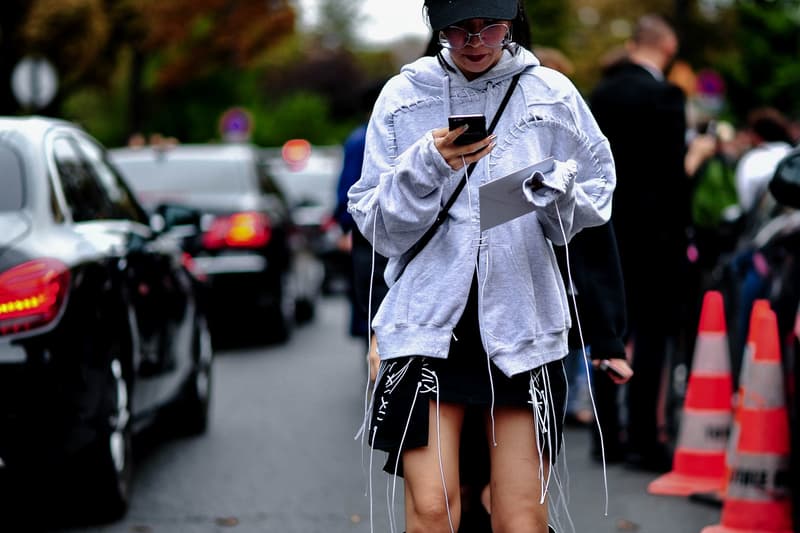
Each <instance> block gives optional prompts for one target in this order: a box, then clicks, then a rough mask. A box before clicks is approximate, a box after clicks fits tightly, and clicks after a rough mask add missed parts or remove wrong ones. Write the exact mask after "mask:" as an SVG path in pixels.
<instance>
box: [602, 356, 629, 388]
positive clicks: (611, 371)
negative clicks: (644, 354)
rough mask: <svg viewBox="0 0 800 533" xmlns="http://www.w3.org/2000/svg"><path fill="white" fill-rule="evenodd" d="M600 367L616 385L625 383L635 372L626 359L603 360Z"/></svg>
mask: <svg viewBox="0 0 800 533" xmlns="http://www.w3.org/2000/svg"><path fill="white" fill-rule="evenodd" d="M599 366H600V370H602V371H603V372H605V373H606V374H608V377H610V378H611V379H612V380H614V382H616V383H625V382H626V381H628V380H629V379H630V378H631V376H633V370H631V367H630V366H628V362H627V361H625V360H624V359H603V360H601V361H600V365H599Z"/></svg>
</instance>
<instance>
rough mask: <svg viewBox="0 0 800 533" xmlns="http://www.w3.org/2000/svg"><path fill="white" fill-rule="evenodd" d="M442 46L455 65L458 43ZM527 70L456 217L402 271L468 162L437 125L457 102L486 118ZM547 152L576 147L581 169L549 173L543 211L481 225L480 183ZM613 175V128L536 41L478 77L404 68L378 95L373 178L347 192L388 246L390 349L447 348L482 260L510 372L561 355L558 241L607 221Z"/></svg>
mask: <svg viewBox="0 0 800 533" xmlns="http://www.w3.org/2000/svg"><path fill="white" fill-rule="evenodd" d="M442 58H443V59H444V60H445V62H446V63H447V64H450V65H452V61H451V60H450V56H449V54H448V52H447V51H446V50H445V51H443V54H442ZM520 71H523V74H522V76H521V78H520V80H519V85H518V86H517V88H516V89H515V91H514V94H513V95H512V97H511V100H510V101H509V103H508V106H507V107H506V109H505V111H504V112H503V115H502V117H501V119H500V121H499V123H498V125H497V127H496V128H495V131H494V133H496V134H497V146H495V148H494V149H493V150H492V152H491V153H490V154H489V155H488V156H486V157H484V158H483V159H481V160H480V162H478V164H477V166H476V167H475V170H474V172H473V174H472V175H471V176H470V179H469V182H468V185H467V187H465V190H463V191H462V192H461V194H460V195H459V197H458V200H457V201H456V202H455V204H453V206H452V208H451V209H450V211H449V213H448V216H447V219H446V220H445V222H444V223H443V224H442V226H441V227H439V229H438V230H437V232H436V234H435V235H434V237H433V239H431V241H430V242H429V243H428V244H427V245H426V246H425V248H423V249H422V251H421V252H419V254H418V255H417V256H416V257H415V258H414V259H413V260H411V261H410V262H409V263H408V264H407V266H406V268H405V271H404V272H403V274H402V276H400V278H399V279H397V280H396V281H395V277H397V275H398V273H399V272H400V271H401V270H402V267H403V265H405V264H406V262H407V256H406V253H407V252H408V250H409V249H410V248H411V247H412V246H413V244H414V243H415V242H416V241H417V240H419V239H420V237H422V235H423V234H424V233H425V231H426V230H427V229H428V228H429V227H430V226H431V225H432V224H433V221H434V219H435V218H436V215H437V214H438V212H439V210H440V208H441V206H442V205H443V204H444V202H446V201H447V199H448V198H449V197H450V195H451V194H452V192H453V190H454V188H455V187H456V185H457V184H458V182H459V180H460V179H461V176H462V175H463V173H464V170H463V169H462V170H459V171H455V170H453V169H452V168H450V166H449V165H448V164H447V163H446V162H445V160H444V158H442V156H441V154H440V153H439V151H438V150H437V149H436V147H435V146H434V144H433V137H432V135H431V130H433V129H436V128H441V127H445V126H447V117H448V115H451V114H463V113H483V114H485V115H486V119H487V124H488V123H489V122H491V120H492V118H493V117H494V114H495V112H496V111H497V108H498V106H499V105H500V101H501V100H502V98H503V96H504V94H505V92H506V89H507V88H508V86H509V83H510V80H511V78H512V77H513V76H514V75H515V74H516V73H517V72H520ZM548 156H553V157H554V158H555V159H556V160H557V161H568V160H574V161H575V162H576V163H577V175H575V176H574V178H573V177H572V175H571V174H568V173H565V172H561V173H559V172H552V173H550V174H547V175H545V179H544V183H545V185H546V187H544V188H542V189H540V190H539V191H538V192H536V193H535V196H537V199H536V200H537V201H535V204H536V205H537V208H536V209H535V210H534V212H532V213H530V214H527V215H523V216H522V217H519V218H516V219H514V220H511V221H510V222H507V223H505V224H501V225H499V226H496V227H494V228H491V229H489V230H486V231H484V232H481V231H480V229H479V220H480V205H479V202H478V186H479V185H480V184H481V183H483V182H486V181H489V180H492V179H495V178H498V177H501V176H504V175H507V174H509V173H511V172H514V171H516V170H519V169H522V168H525V167H527V166H529V165H531V164H532V163H535V162H537V161H540V160H541V159H544V158H546V157H548ZM557 168H560V167H557ZM615 180H616V178H615V173H614V163H613V159H612V156H611V151H610V149H609V145H608V141H607V140H606V138H605V137H604V136H603V134H602V133H601V132H600V129H599V128H598V126H597V124H596V122H595V120H594V118H593V116H592V115H591V113H590V111H589V109H588V107H587V106H586V104H585V102H584V100H583V98H582V97H581V95H580V94H579V93H578V91H577V90H576V88H575V87H574V86H573V84H572V83H571V82H570V81H569V80H568V79H567V78H566V77H565V76H563V75H561V74H560V73H558V72H556V71H554V70H551V69H549V68H546V67H543V66H540V65H539V61H538V60H537V59H536V57H535V56H534V55H533V54H532V53H531V52H529V51H527V50H525V49H523V48H519V49H517V52H516V53H513V52H511V51H505V52H503V57H502V59H501V60H500V62H499V63H498V64H497V65H496V66H495V67H494V68H492V69H491V70H490V71H489V72H487V73H485V74H484V75H482V76H481V77H479V78H477V79H475V80H472V81H468V80H467V79H466V78H465V77H464V76H463V75H462V74H461V73H460V72H459V71H457V69H456V70H455V71H451V70H449V69H445V68H444V67H443V65H442V64H441V63H440V61H438V60H437V58H434V57H425V58H421V59H419V60H417V61H415V62H414V63H411V64H409V65H406V66H405V67H403V69H402V70H401V72H400V74H398V75H397V76H395V77H393V78H392V79H391V80H389V82H388V83H387V84H386V85H385V87H384V89H383V91H382V93H381V95H380V97H379V98H378V101H377V102H376V105H375V108H374V111H373V114H372V118H371V120H370V122H369V126H368V128H367V141H366V152H365V157H364V166H363V168H362V173H361V178H360V180H359V181H358V182H356V183H355V184H354V185H353V187H352V188H351V189H350V191H349V207H348V209H349V211H350V212H351V213H352V215H353V218H354V219H355V222H356V224H357V225H358V227H359V229H360V230H361V232H362V233H363V234H364V235H365V236H366V237H367V239H369V240H370V242H372V244H373V246H374V247H375V250H376V251H378V252H379V253H381V254H383V255H385V256H387V257H389V264H388V267H387V269H386V272H385V277H386V281H387V283H388V284H389V285H390V289H389V292H388V294H387V295H386V297H385V298H384V300H383V302H382V304H381V306H380V308H379V310H378V312H377V314H376V316H375V319H374V321H373V328H374V330H375V334H376V336H377V339H378V350H379V352H380V356H381V359H383V360H386V359H392V358H396V357H403V356H409V355H424V356H430V357H440V358H446V357H447V354H448V351H449V347H450V339H451V336H452V333H453V328H454V327H455V325H456V323H457V322H458V320H459V318H460V317H461V314H462V312H463V310H464V307H465V305H466V302H467V296H468V294H469V290H470V285H471V282H472V278H473V276H474V275H475V274H476V271H477V279H478V283H479V294H478V298H479V299H478V301H479V314H480V324H481V334H482V338H483V343H484V348H485V349H486V353H488V354H489V356H490V357H491V358H492V361H494V363H495V364H496V365H497V366H498V367H499V368H500V369H501V370H502V371H503V372H504V373H505V374H506V375H509V376H511V375H513V374H517V373H519V372H524V371H527V370H531V369H533V368H535V367H538V366H540V365H542V364H545V363H548V362H550V361H553V360H556V359H559V358H561V357H563V356H564V355H565V354H566V353H567V332H568V330H569V328H570V326H571V324H570V314H569V309H568V307H567V306H568V302H567V297H566V293H565V290H564V286H563V283H562V281H561V276H560V274H559V271H558V266H557V264H556V259H555V256H554V253H553V249H552V245H551V241H552V242H554V243H557V244H564V243H565V241H569V239H571V238H572V236H573V235H575V234H576V233H577V232H578V231H580V230H581V229H582V228H585V227H589V226H596V225H600V224H602V223H604V222H605V221H607V220H608V218H609V216H610V214H611V198H612V193H613V190H614V184H615ZM520 194H523V193H522V191H520Z"/></svg>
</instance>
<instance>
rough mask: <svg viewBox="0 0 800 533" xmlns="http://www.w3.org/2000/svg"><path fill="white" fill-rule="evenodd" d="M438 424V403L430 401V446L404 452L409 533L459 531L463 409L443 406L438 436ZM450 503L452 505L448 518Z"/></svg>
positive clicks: (456, 406)
mask: <svg viewBox="0 0 800 533" xmlns="http://www.w3.org/2000/svg"><path fill="white" fill-rule="evenodd" d="M436 420H437V418H436V402H435V401H431V402H430V423H429V424H428V446H425V447H424V448H414V449H411V450H407V451H405V452H403V477H404V478H405V500H406V530H407V532H408V533H440V532H441V533H451V531H453V532H454V531H457V530H458V525H459V522H460V519H461V488H460V481H459V477H458V446H459V439H460V436H461V426H462V424H463V422H464V407H463V406H461V405H455V404H441V405H440V407H439V431H438V433H437V427H436ZM439 435H441V462H440V460H439ZM440 465H441V466H440ZM442 470H443V471H444V478H445V480H444V484H445V485H446V487H447V496H446V497H445V489H444V487H443V486H442ZM447 503H449V504H450V513H449V516H448V509H447ZM451 525H452V529H451Z"/></svg>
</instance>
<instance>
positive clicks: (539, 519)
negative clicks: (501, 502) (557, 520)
mask: <svg viewBox="0 0 800 533" xmlns="http://www.w3.org/2000/svg"><path fill="white" fill-rule="evenodd" d="M491 518H492V531H493V532H494V533H506V532H509V533H512V532H517V531H526V532H530V533H547V531H548V530H547V504H546V503H539V502H538V501H536V502H530V504H529V505H526V504H522V503H518V504H517V505H515V506H513V507H512V508H503V507H501V506H497V508H495V506H494V505H493V506H492V515H491Z"/></svg>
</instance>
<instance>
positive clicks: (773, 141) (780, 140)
mask: <svg viewBox="0 0 800 533" xmlns="http://www.w3.org/2000/svg"><path fill="white" fill-rule="evenodd" d="M746 132H747V134H748V135H749V138H750V146H751V147H750V149H748V150H747V151H746V152H745V153H744V154H742V157H741V158H740V159H739V162H738V164H737V165H736V193H737V195H738V198H739V205H741V207H742V209H743V210H744V211H745V213H746V214H747V216H748V217H752V218H755V219H757V220H763V218H764V216H768V210H769V208H770V206H771V205H774V202H772V201H771V199H769V198H768V194H767V193H768V190H767V185H768V184H769V181H770V179H772V176H773V174H774V173H775V168H776V167H777V166H778V162H779V161H780V160H781V159H783V157H784V156H785V155H786V154H788V153H789V151H790V150H791V149H792V136H791V130H790V129H789V121H788V120H787V118H786V117H785V116H784V115H783V113H781V112H780V111H778V110H777V109H775V108H772V107H760V108H757V109H753V110H751V111H750V112H749V113H748V115H747V128H746ZM753 225H757V222H755V221H753Z"/></svg>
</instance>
